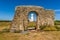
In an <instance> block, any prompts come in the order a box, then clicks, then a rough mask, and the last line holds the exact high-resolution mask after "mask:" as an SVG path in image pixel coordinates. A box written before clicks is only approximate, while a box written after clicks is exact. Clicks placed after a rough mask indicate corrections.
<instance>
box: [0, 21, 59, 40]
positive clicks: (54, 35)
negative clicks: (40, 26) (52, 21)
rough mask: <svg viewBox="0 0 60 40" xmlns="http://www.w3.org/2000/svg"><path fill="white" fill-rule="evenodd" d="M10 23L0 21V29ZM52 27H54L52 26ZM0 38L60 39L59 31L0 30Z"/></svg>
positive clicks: (28, 39)
mask: <svg viewBox="0 0 60 40" xmlns="http://www.w3.org/2000/svg"><path fill="white" fill-rule="evenodd" d="M57 23H58V22H56V24H57ZM10 24H11V22H10V21H0V31H1V30H3V29H8V28H9V26H10ZM58 24H59V23H58ZM52 28H53V29H55V28H54V27H52ZM45 29H49V28H45ZM0 40H60V31H39V32H36V31H34V32H32V31H31V32H28V33H26V34H21V33H10V32H0Z"/></svg>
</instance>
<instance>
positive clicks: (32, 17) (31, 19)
mask: <svg viewBox="0 0 60 40" xmlns="http://www.w3.org/2000/svg"><path fill="white" fill-rule="evenodd" d="M29 21H30V22H32V21H34V14H31V18H30V19H29Z"/></svg>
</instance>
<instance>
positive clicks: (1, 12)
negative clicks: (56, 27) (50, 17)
mask: <svg viewBox="0 0 60 40" xmlns="http://www.w3.org/2000/svg"><path fill="white" fill-rule="evenodd" d="M21 5H34V6H42V7H44V8H45V9H52V10H54V11H55V20H60V0H0V20H13V17H14V14H15V7H16V6H21Z"/></svg>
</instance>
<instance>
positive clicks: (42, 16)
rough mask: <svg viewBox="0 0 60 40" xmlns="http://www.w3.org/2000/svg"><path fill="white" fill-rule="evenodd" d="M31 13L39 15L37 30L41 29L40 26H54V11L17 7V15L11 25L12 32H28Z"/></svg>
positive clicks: (32, 7)
mask: <svg viewBox="0 0 60 40" xmlns="http://www.w3.org/2000/svg"><path fill="white" fill-rule="evenodd" d="M29 12H35V13H36V14H37V21H36V26H35V28H36V30H39V29H40V26H54V11H53V10H47V9H44V8H43V7H40V6H17V7H16V8H15V15H14V18H13V20H12V23H11V27H10V31H11V30H22V31H24V30H27V27H28V24H29V21H28V14H29Z"/></svg>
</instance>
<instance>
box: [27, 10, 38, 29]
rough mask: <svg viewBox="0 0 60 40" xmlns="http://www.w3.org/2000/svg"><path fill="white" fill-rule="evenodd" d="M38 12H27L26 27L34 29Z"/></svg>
mask: <svg viewBox="0 0 60 40" xmlns="http://www.w3.org/2000/svg"><path fill="white" fill-rule="evenodd" d="M37 17H38V14H37V13H36V12H35V11H31V12H29V13H28V29H29V28H30V29H31V30H32V29H36V25H37V24H36V22H37Z"/></svg>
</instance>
